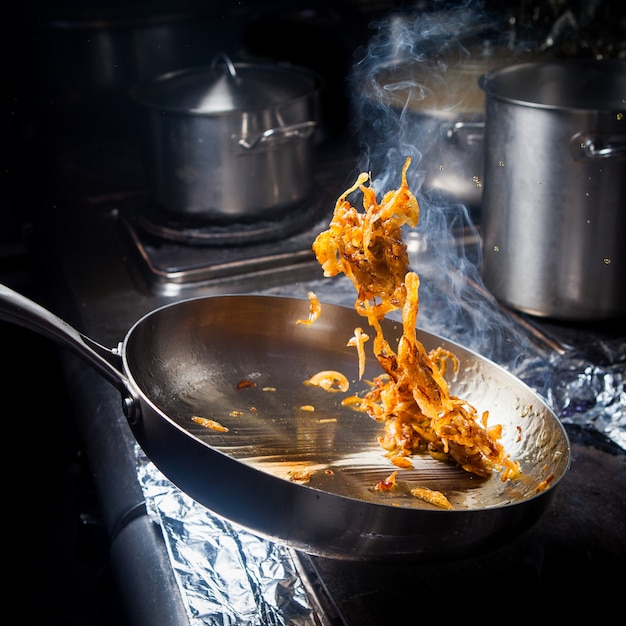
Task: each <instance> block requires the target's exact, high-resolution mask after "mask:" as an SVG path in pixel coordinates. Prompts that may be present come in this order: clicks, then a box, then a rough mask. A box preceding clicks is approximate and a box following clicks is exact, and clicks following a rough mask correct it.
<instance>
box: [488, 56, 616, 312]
mask: <svg viewBox="0 0 626 626" xmlns="http://www.w3.org/2000/svg"><path fill="white" fill-rule="evenodd" d="M480 84H481V87H482V89H483V90H484V91H485V94H486V102H487V104H486V119H485V123H486V129H485V173H484V178H485V180H484V191H483V206H482V235H483V267H482V274H483V279H484V282H485V285H486V286H487V287H488V288H489V290H490V291H491V292H492V293H493V294H494V295H495V296H496V297H497V298H498V299H499V300H501V301H503V302H504V303H506V304H508V305H509V306H512V307H513V308H516V309H519V310H521V311H524V312H527V313H529V314H533V315H537V316H544V317H551V318H558V319H563V320H579V321H584V320H597V319H606V318H614V317H619V316H622V315H626V289H624V277H625V276H626V248H625V246H624V234H625V233H626V61H622V60H616V59H615V60H603V61H598V60H592V59H563V60H554V61H544V62H537V63H528V64H522V65H518V66H510V67H506V68H501V69H498V70H495V71H493V72H490V73H488V74H486V75H485V76H483V77H482V78H481V83H480Z"/></svg>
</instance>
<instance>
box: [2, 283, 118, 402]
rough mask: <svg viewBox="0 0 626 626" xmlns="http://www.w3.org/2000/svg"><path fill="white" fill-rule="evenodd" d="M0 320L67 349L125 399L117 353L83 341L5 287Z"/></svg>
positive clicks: (40, 308)
mask: <svg viewBox="0 0 626 626" xmlns="http://www.w3.org/2000/svg"><path fill="white" fill-rule="evenodd" d="M0 320H4V321H6V322H11V323H13V324H17V325H18V326H23V327H24V328H27V329H29V330H32V331H34V332H36V333H38V334H39V335H42V336H44V337H47V338H48V339H52V340H53V341H56V342H57V343H58V344H60V345H61V346H63V347H66V348H70V349H71V350H73V351H74V352H75V353H76V354H77V355H78V356H79V357H81V358H82V359H83V360H84V361H86V362H87V364H89V365H91V366H92V367H93V368H94V369H95V370H96V371H97V372H98V373H100V374H101V375H102V376H104V377H105V378H106V379H107V380H108V381H109V382H110V383H111V384H112V385H114V386H115V387H116V388H117V389H119V390H120V391H121V392H123V393H124V394H125V396H128V394H129V384H128V379H127V378H126V376H125V375H124V374H123V371H122V359H121V356H120V352H119V349H114V350H110V349H108V348H105V347H104V346H101V345H100V344H98V343H97V342H95V341H93V340H92V339H89V337H85V336H84V335H83V334H81V333H79V332H78V331H77V330H76V329H75V328H73V327H72V326H70V325H69V324H68V323H67V322H65V321H63V320H62V319H61V318H59V317H57V316H56V315H55V314H54V313H52V312H50V311H48V310H47V309H45V308H44V307H42V306H41V305H39V304H37V303H36V302H34V301H32V300H30V299H29V298H27V297H26V296H23V295H21V294H19V293H17V292H16V291H13V290H12V289H10V288H9V287H7V286H6V285H2V284H0Z"/></svg>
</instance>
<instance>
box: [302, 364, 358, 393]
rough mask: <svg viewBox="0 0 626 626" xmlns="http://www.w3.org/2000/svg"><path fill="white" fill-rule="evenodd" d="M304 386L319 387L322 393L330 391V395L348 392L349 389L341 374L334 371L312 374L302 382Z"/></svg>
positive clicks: (348, 384) (345, 379) (346, 380)
mask: <svg viewBox="0 0 626 626" xmlns="http://www.w3.org/2000/svg"><path fill="white" fill-rule="evenodd" d="M304 384H305V385H309V386H313V387H321V388H322V389H324V391H330V392H331V393H336V392H339V391H348V389H349V388H350V383H349V382H348V379H347V378H346V377H345V376H344V375H343V374H342V373H341V372H337V371H335V370H323V371H321V372H318V373H317V374H313V376H311V377H310V378H309V379H307V380H305V381H304Z"/></svg>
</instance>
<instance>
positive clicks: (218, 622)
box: [135, 446, 318, 626]
mask: <svg viewBox="0 0 626 626" xmlns="http://www.w3.org/2000/svg"><path fill="white" fill-rule="evenodd" d="M135 454H136V462H137V474H138V477H139V481H140V483H141V485H142V489H143V493H144V496H145V499H146V506H147V509H148V514H149V515H151V516H152V517H153V518H154V519H155V520H156V521H157V522H158V523H159V525H160V527H161V530H162V532H163V537H164V538H165V542H166V545H167V549H168V552H169V556H170V560H171V563H172V568H173V570H174V574H175V576H176V580H177V581H178V585H179V588H180V591H181V596H182V598H183V600H184V601H185V603H186V607H187V613H188V618H189V623H190V625H191V626H200V625H202V626H207V625H210V626H213V625H215V626H229V625H235V624H236V625H237V626H309V625H311V626H313V625H315V624H317V623H318V622H316V619H315V615H314V611H313V608H312V606H311V604H310V602H309V598H308V596H307V593H306V589H305V587H304V585H303V583H302V580H301V579H300V577H299V576H298V572H297V570H296V567H295V563H294V559H293V558H292V553H291V551H290V550H289V549H288V548H286V547H284V546H281V545H279V544H276V543H273V542H270V541H267V540H265V539H261V538H259V537H257V536H255V535H253V534H251V533H249V532H248V531H246V530H243V529H241V528H240V527H238V526H235V525H233V524H231V523H230V522H228V521H226V520H224V519H223V518H220V517H218V516H217V515H215V514H214V513H212V512H211V511H209V510H208V509H207V508H205V507H204V506H202V505H200V504H198V503H197V502H196V501H195V500H193V499H191V498H190V497H189V496H187V495H186V494H185V493H183V492H182V491H181V490H180V489H178V487H176V486H175V485H174V484H173V483H171V482H170V481H169V480H168V479H167V478H166V477H165V476H164V475H163V474H162V473H161V472H160V471H159V470H158V469H157V468H156V467H155V465H154V464H153V463H152V462H151V461H149V460H148V458H147V457H146V456H145V455H144V454H143V452H142V450H141V448H140V447H139V446H136V448H135Z"/></svg>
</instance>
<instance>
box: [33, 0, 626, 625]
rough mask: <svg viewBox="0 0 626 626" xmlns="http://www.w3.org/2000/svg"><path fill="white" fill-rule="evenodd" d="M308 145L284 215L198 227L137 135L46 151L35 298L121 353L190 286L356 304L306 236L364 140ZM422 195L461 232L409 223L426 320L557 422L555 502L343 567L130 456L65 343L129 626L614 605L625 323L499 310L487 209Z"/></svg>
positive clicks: (625, 526) (117, 422) (348, 179)
mask: <svg viewBox="0 0 626 626" xmlns="http://www.w3.org/2000/svg"><path fill="white" fill-rule="evenodd" d="M363 4H367V3H363ZM374 4H376V3H374ZM260 32H261V34H263V35H265V27H264V28H263V29H260ZM349 36H350V35H349V34H346V37H349ZM263 41H266V42H267V37H265V36H264V38H263ZM333 41H334V42H335V43H336V42H337V41H338V40H333ZM310 49H312V48H310ZM335 95H336V94H333V98H331V100H330V102H331V104H332V103H333V102H334V96H335ZM330 108H332V107H330ZM38 147H39V146H38ZM316 150H317V153H316V159H315V171H314V172H312V176H313V177H314V180H315V189H316V191H315V194H314V195H313V196H312V197H311V198H310V199H308V200H307V201H306V202H304V203H303V205H302V206H301V207H298V209H297V210H296V211H295V212H294V213H293V214H290V215H288V216H285V218H284V219H280V220H276V221H273V222H257V223H246V224H231V225H229V226H225V225H223V224H219V225H216V224H204V225H203V226H198V224H189V223H183V222H179V221H176V220H170V221H167V222H164V221H163V220H162V219H161V218H160V217H157V213H158V212H157V211H156V210H154V207H152V206H151V201H150V199H149V194H148V191H147V189H146V184H145V175H144V171H143V168H142V165H141V162H142V161H141V158H140V150H139V149H138V146H137V144H136V143H135V142H134V140H131V141H128V140H127V138H121V139H117V138H116V139H110V138H106V137H105V138H102V137H100V138H90V139H89V141H84V140H83V141H76V138H71V139H70V140H69V141H61V142H59V143H55V145H54V150H53V152H54V157H53V158H51V159H48V154H46V155H45V156H44V161H45V162H44V163H42V164H38V165H41V166H42V167H38V168H32V169H31V171H37V172H44V171H45V176H44V179H45V181H44V182H45V185H44V184H42V185H41V188H42V189H43V190H42V191H41V192H40V193H39V194H38V196H37V199H36V207H35V209H34V213H35V215H34V219H33V223H34V241H33V250H34V251H35V253H36V255H37V258H38V260H39V265H40V267H41V273H42V276H43V279H44V283H45V285H46V288H47V301H46V302H45V304H46V305H47V306H48V307H49V308H50V309H52V310H53V311H54V312H55V313H57V314H58V315H60V316H61V317H63V318H64V319H66V320H67V321H68V322H70V323H71V324H72V325H74V326H75V327H76V328H78V329H79V330H80V331H81V332H82V333H84V334H85V335H86V336H88V337H90V338H91V339H93V340H94V341H96V342H98V343H100V344H101V345H105V346H117V345H118V342H119V341H120V340H122V339H123V338H124V336H125V334H126V333H127V331H128V329H129V328H130V327H131V326H132V325H133V324H134V323H135V322H136V321H137V320H138V319H139V318H140V317H141V316H143V315H144V314H145V313H147V312H149V311H151V310H153V309H155V308H157V307H160V306H163V305H167V304H170V303H172V302H176V301H178V300H180V299H183V298H188V297H189V298H191V297H201V296H210V295H221V294H230V293H259V294H268V295H288V296H291V297H299V298H302V299H306V297H307V293H308V292H309V291H314V292H315V293H316V294H317V295H318V296H319V298H320V300H321V301H322V302H328V303H333V304H340V305H345V306H353V303H354V298H355V294H354V292H353V289H352V286H351V284H350V283H349V282H348V281H346V280H343V279H341V278H339V279H325V278H323V276H322V272H321V268H320V267H319V264H318V263H317V261H316V260H315V258H314V256H313V253H312V250H311V244H312V242H313V240H314V238H315V236H316V235H317V234H318V233H319V232H321V231H322V230H324V229H325V228H326V227H327V225H328V220H329V217H330V215H331V213H332V210H333V208H334V202H335V199H336V198H337V197H338V195H339V194H340V193H341V192H343V191H344V190H345V189H346V188H347V187H348V186H350V185H351V184H352V183H353V181H354V179H355V177H356V175H357V173H358V172H359V171H360V168H359V161H360V158H361V156H362V155H361V146H359V145H357V142H356V141H355V140H354V138H353V137H352V136H351V135H350V133H349V132H347V130H346V129H345V127H342V128H341V131H340V132H333V133H332V134H331V135H330V136H328V137H325V138H324V139H323V140H322V141H320V143H319V144H318V145H317V148H316ZM51 164H52V165H51ZM390 185H391V183H390ZM420 200H421V198H420ZM423 202H424V203H423V207H422V210H423V217H424V218H425V219H426V218H427V216H428V215H430V217H431V218H433V221H436V220H439V221H440V223H442V224H443V223H446V224H452V225H454V227H453V228H452V229H451V230H450V231H448V230H442V231H441V233H440V235H441V237H440V238H439V239H433V238H430V239H429V238H424V237H423V236H422V233H421V232H420V231H419V229H418V231H409V232H407V233H406V235H407V243H408V246H409V253H410V257H411V263H412V264H413V266H414V268H415V269H416V271H417V272H418V274H420V277H421V281H422V282H421V286H420V316H419V324H420V326H421V327H423V328H424V330H426V331H429V332H434V333H436V334H439V335H442V336H445V337H447V338H450V339H452V340H454V341H457V342H458V343H461V344H464V345H466V346H467V347H469V348H471V349H474V350H475V351H477V352H480V353H482V354H485V356H488V357H490V358H492V360H494V361H496V362H497V363H498V364H500V365H501V366H503V367H505V368H507V369H509V370H510V371H512V372H513V373H514V374H515V375H516V376H518V377H519V378H520V379H522V380H523V381H524V382H525V383H526V384H528V385H529V386H531V387H533V388H534V389H535V390H536V391H537V392H538V393H540V394H541V395H542V396H543V397H545V398H546V400H547V401H548V403H549V404H550V405H551V406H552V407H553V408H554V410H555V412H556V413H557V415H558V416H559V417H560V418H561V420H562V421H563V423H564V425H565V427H566V430H567V432H568V435H569V437H570V441H571V444H572V467H571V469H570V471H569V473H568V475H567V476H566V477H565V479H564V480H563V481H562V483H561V485H560V486H559V490H558V492H557V494H556V496H555V499H554V501H553V503H552V504H551V506H550V508H549V510H548V511H547V512H546V513H545V514H544V515H543V517H542V518H541V519H540V520H539V521H538V522H537V523H536V524H535V525H534V526H533V527H532V528H530V529H529V530H528V531H527V532H526V533H524V534H523V535H522V536H520V537H519V538H517V539H515V540H513V541H511V542H510V543H508V544H507V545H505V546H502V547H501V548H498V549H495V550H493V551H492V552H490V553H487V554H481V555H478V556H475V557H472V558H468V559H465V560H462V561H458V562H452V563H440V564H439V563H436V564H429V565H418V564H411V563H403V564H394V563H369V562H362V563H354V562H344V561H341V560H335V559H328V558H322V557H318V556H312V555H309V554H305V553H298V552H295V551H293V550H291V549H289V548H286V547H284V546H281V545H278V544H274V543H272V542H270V541H267V540H264V539H260V538H258V537H256V536H254V535H253V534H251V533H249V532H248V531H246V530H245V529H241V528H237V527H235V526H233V525H232V524H230V523H229V522H228V521H227V520H223V519H220V518H218V517H217V516H215V515H214V514H213V513H212V512H211V511H208V510H206V509H205V508H203V507H200V506H199V505H198V504H197V503H195V502H193V501H192V500H191V499H190V498H188V497H187V496H186V495H185V494H184V493H181V492H180V490H178V489H177V488H176V487H175V486H174V485H172V484H171V483H170V482H169V481H168V480H167V479H166V478H165V477H164V476H163V475H162V474H160V472H159V471H158V469H157V468H155V467H154V466H153V465H152V464H151V463H150V461H149V460H148V459H146V458H145V456H144V455H143V454H142V451H141V450H140V449H139V448H138V446H137V444H136V441H135V440H134V438H133V436H132V433H131V431H130V428H129V426H128V423H127V421H126V418H125V416H124V414H123V411H122V407H121V402H120V397H119V393H118V392H117V390H115V389H113V388H112V387H111V386H110V385H109V384H108V383H107V382H106V381H105V380H103V379H102V378H101V376H100V375H99V374H97V373H96V372H93V371H91V370H90V368H87V367H85V366H84V364H83V363H82V362H81V361H80V360H79V359H78V358H77V357H75V356H74V355H72V354H69V353H62V355H61V356H62V363H63V374H64V377H65V379H66V381H67V385H68V388H69V389H71V400H72V402H73V408H74V414H75V420H76V423H77V427H78V430H79V431H80V435H81V440H82V442H83V447H84V454H85V457H86V458H87V459H88V462H89V466H90V468H91V472H92V476H93V481H94V487H95V490H96V493H97V495H98V498H99V501H100V505H101V515H102V524H103V526H104V527H105V529H106V532H107V536H108V541H109V546H110V548H109V550H110V561H111V564H112V568H113V570H114V572H115V574H116V578H117V581H118V584H119V587H120V590H121V592H122V594H123V597H124V599H125V605H126V608H127V612H128V618H129V620H128V621H129V622H130V623H131V624H133V626H135V625H136V626H144V625H145V626H153V625H154V624H168V625H170V624H171V625H172V626H200V625H203V624H218V623H219V624H224V623H242V624H250V625H254V626H256V625H257V624H258V625H259V626H262V625H264V624H268V623H271V624H294V625H295V624H298V625H302V626H308V625H309V624H310V625H311V626H335V625H337V626H368V625H369V624H376V625H378V624H384V623H388V622H390V621H392V620H393V621H395V620H397V619H403V618H404V617H405V616H406V615H412V616H415V619H419V617H421V616H424V617H426V618H433V617H434V618H437V619H441V618H442V617H444V616H445V617H446V618H448V619H466V618H467V616H468V615H471V614H473V613H476V612H478V611H480V612H481V613H482V614H485V613H487V614H489V615H493V614H494V608H493V607H494V605H495V606H496V607H498V610H499V611H501V610H502V609H503V608H504V610H505V611H506V613H502V614H503V615H508V614H515V615H516V616H518V617H520V618H522V619H523V618H528V619H533V620H534V619H536V617H537V615H538V614H540V613H541V611H542V606H543V604H545V600H546V598H547V599H548V601H549V602H551V603H552V604H553V608H554V610H555V611H558V615H559V617H560V618H565V619H568V618H570V617H578V615H579V613H580V607H581V605H582V604H586V605H593V607H594V610H595V611H596V612H597V613H600V614H601V615H602V617H603V619H611V618H615V617H621V615H622V613H623V609H622V608H621V605H620V602H619V597H620V596H619V595H617V594H618V593H619V592H621V587H620V585H621V581H620V579H619V577H618V576H615V575H614V571H619V569H621V568H622V567H623V566H624V565H625V564H626V498H625V497H624V494H625V493H626V434H625V433H626V396H625V391H624V389H625V384H626V333H625V332H624V328H626V325H625V321H624V320H609V321H599V322H597V323H591V322H586V323H581V324H577V323H573V322H568V323H561V322H559V321H556V320H547V319H539V318H534V317H532V316H528V315H525V314H521V313H519V312H516V311H512V310H510V309H507V308H506V307H503V306H501V305H500V304H499V303H497V302H495V301H494V300H493V298H491V297H490V295H489V294H488V293H487V292H485V290H484V289H483V288H482V287H481V281H480V277H479V276H478V272H477V270H476V266H475V264H476V262H477V261H478V260H479V258H480V245H481V239H480V211H478V212H476V213H473V214H472V215H471V216H468V214H467V213H466V212H464V211H463V210H462V208H460V207H448V208H442V207H434V206H431V205H429V201H428V199H424V201H423ZM435 209H437V210H439V209H442V212H441V213H440V214H439V213H436V212H433V211H435ZM429 219H430V218H429ZM446 246H448V247H449V248H450V249H449V250H448V252H451V253H453V254H451V255H450V256H449V257H446V259H445V261H444V260H443V259H441V258H437V257H436V256H435V257H432V256H428V254H431V253H432V252H433V250H443V249H444V248H445V247H446ZM449 259H454V261H453V263H451V264H449V263H448V260H449ZM540 600H541V601H540ZM492 603H493V604H492Z"/></svg>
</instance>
